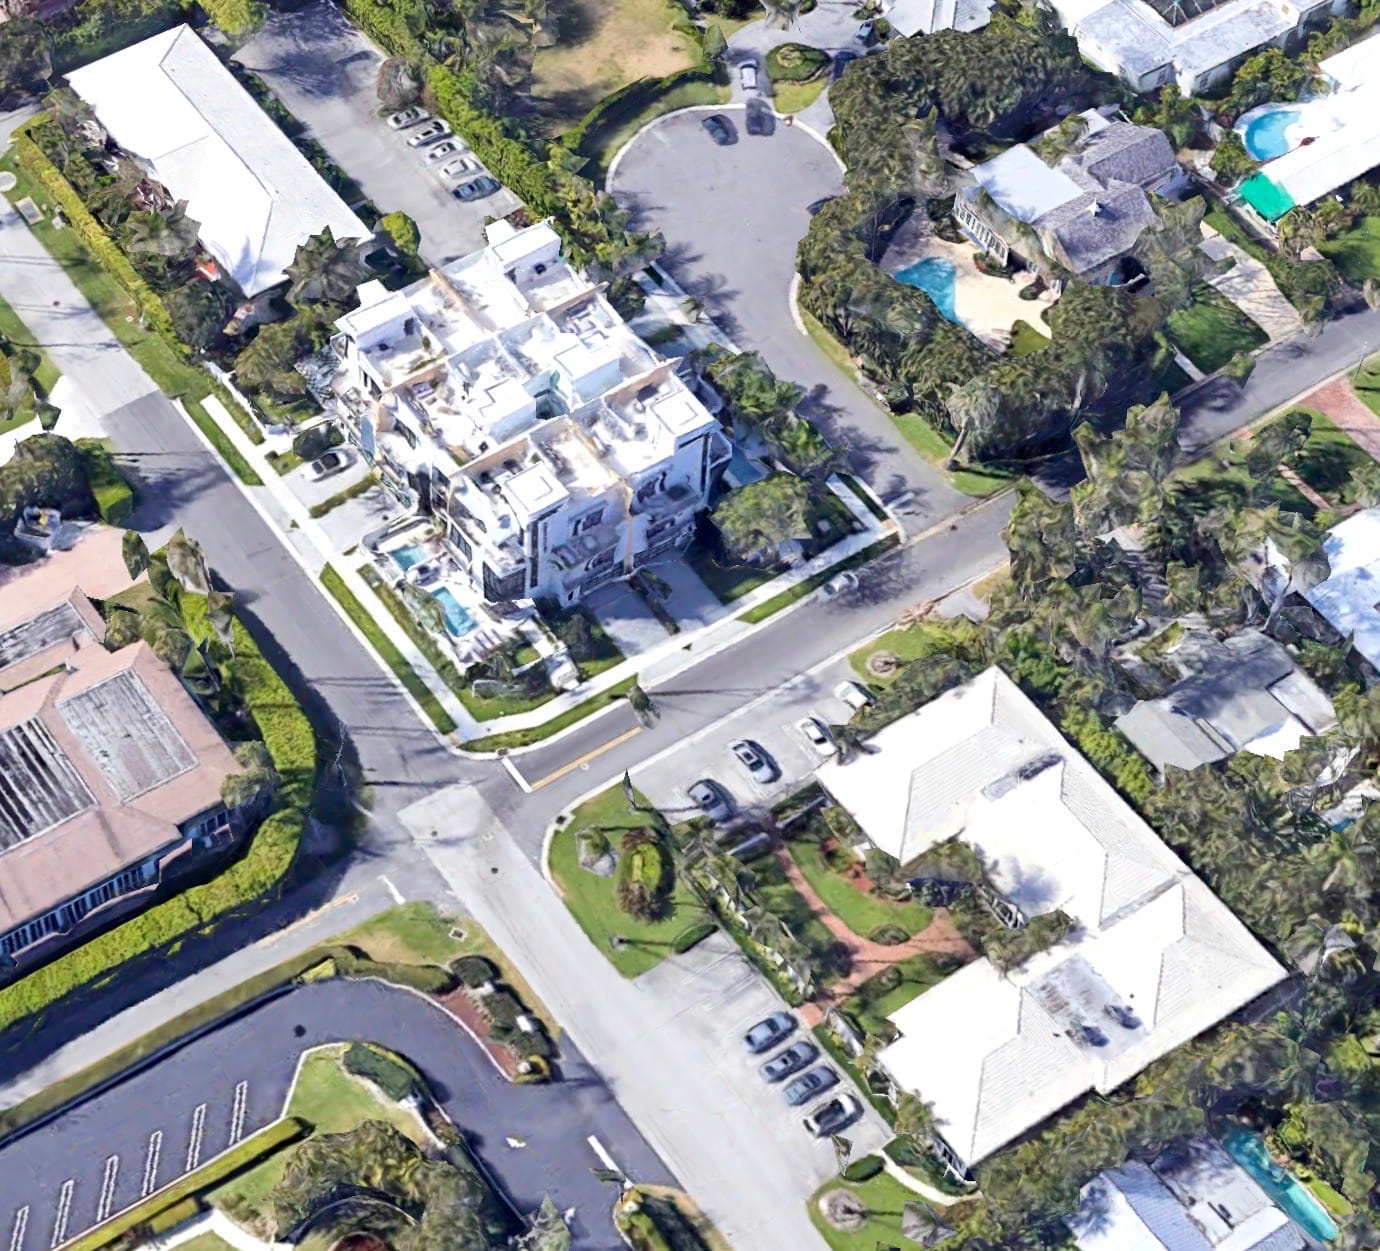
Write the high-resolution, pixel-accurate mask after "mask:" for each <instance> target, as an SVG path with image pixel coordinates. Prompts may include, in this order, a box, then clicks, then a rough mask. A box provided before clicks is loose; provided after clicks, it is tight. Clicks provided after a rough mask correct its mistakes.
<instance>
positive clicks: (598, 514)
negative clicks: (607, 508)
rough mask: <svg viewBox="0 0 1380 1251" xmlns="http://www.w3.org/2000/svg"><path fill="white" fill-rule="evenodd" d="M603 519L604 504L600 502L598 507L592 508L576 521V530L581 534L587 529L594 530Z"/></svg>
mask: <svg viewBox="0 0 1380 1251" xmlns="http://www.w3.org/2000/svg"><path fill="white" fill-rule="evenodd" d="M603 520H604V506H603V505H602V504H600V505H599V507H598V508H591V509H590V510H589V512H587V513H586V514H585V515H584V516H583V517H581V518H580V519H579V520H578V521H576V523H575V527H574V532H575V533H576V534H581V533H583V532H584V531H586V530H592V529H594V527H595V526H597V525H598V524H599V523H600V522H601V521H603Z"/></svg>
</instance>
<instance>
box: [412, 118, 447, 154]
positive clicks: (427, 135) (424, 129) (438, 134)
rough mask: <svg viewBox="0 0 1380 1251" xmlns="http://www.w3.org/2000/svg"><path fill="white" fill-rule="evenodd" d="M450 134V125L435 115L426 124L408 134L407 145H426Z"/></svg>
mask: <svg viewBox="0 0 1380 1251" xmlns="http://www.w3.org/2000/svg"><path fill="white" fill-rule="evenodd" d="M449 134H450V126H449V125H448V124H447V123H445V122H443V121H441V119H440V118H438V117H433V118H432V119H431V121H429V122H427V124H426V125H425V126H421V127H419V128H418V129H416V130H414V131H413V132H412V133H411V134H410V135H408V136H407V146H408V147H409V148H420V147H424V146H425V145H426V144H428V143H435V142H436V140H438V139H444V138H446V136H447V135H449Z"/></svg>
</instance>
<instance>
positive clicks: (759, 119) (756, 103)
mask: <svg viewBox="0 0 1380 1251" xmlns="http://www.w3.org/2000/svg"><path fill="white" fill-rule="evenodd" d="M745 124H746V125H747V132H748V134H750V135H769V134H771V133H772V132H773V131H774V130H775V129H776V118H775V116H774V115H773V114H772V111H771V109H770V108H768V107H767V102H766V101H765V100H761V99H758V98H757V97H756V96H754V97H753V98H752V99H751V100H749V101H748V102H747V116H746V118H745Z"/></svg>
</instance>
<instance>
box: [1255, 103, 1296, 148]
mask: <svg viewBox="0 0 1380 1251" xmlns="http://www.w3.org/2000/svg"><path fill="white" fill-rule="evenodd" d="M1301 115H1302V114H1301V110H1299V109H1297V108H1294V107H1292V106H1289V105H1281V106H1279V107H1278V108H1274V107H1270V106H1269V105H1267V106H1265V108H1264V111H1262V112H1259V113H1257V114H1256V115H1255V116H1254V117H1253V118H1251V119H1250V121H1248V122H1247V123H1246V126H1245V130H1244V132H1243V133H1242V135H1241V140H1242V142H1243V143H1244V144H1245V145H1246V151H1247V152H1249V153H1250V154H1251V156H1252V157H1253V158H1254V159H1255V160H1257V161H1273V160H1274V159H1275V157H1277V156H1283V155H1284V154H1285V153H1286V152H1288V151H1290V150H1291V149H1293V148H1296V147H1298V138H1297V137H1295V138H1292V139H1291V138H1290V136H1289V131H1290V129H1291V128H1292V127H1293V126H1294V125H1295V124H1296V123H1297V122H1298V120H1299V118H1300V116H1301Z"/></svg>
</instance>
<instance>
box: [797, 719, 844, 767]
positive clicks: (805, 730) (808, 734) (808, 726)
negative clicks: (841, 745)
mask: <svg viewBox="0 0 1380 1251" xmlns="http://www.w3.org/2000/svg"><path fill="white" fill-rule="evenodd" d="M795 728H796V729H797V730H799V731H800V732H801V733H802V734H803V735H804V736H805V741H806V742H807V743H809V744H810V746H811V747H813V748H814V749H815V753H816V754H817V755H820V756H824V757H826V758H827V757H829V756H832V755H833V754H834V753H835V752H836V751H838V747H837V746H836V745H835V743H834V739H833V736H832V735H831V734H830V733H829V727H828V726H827V725H825V724H824V722H823V721H821V720H820V719H819V718H818V717H805V718H803V719H802V720H800V721H797V722H796V723H795Z"/></svg>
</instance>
